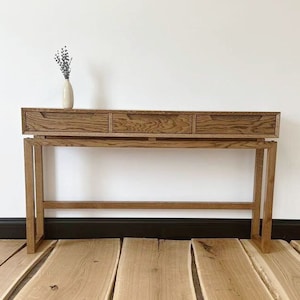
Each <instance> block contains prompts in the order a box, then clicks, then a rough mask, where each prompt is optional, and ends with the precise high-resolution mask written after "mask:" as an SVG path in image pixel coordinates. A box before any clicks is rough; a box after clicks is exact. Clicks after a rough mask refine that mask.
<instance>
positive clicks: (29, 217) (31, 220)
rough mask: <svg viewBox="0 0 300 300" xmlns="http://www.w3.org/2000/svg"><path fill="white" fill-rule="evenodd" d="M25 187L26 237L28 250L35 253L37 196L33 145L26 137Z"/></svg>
mask: <svg viewBox="0 0 300 300" xmlns="http://www.w3.org/2000/svg"><path fill="white" fill-rule="evenodd" d="M24 160H25V188H26V237H27V252H28V253H34V252H35V245H36V232H35V197H34V170H33V145H32V143H31V142H30V140H29V139H24Z"/></svg>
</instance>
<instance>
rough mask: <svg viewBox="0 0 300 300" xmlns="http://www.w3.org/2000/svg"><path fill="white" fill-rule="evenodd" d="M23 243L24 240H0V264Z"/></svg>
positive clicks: (22, 245)
mask: <svg viewBox="0 0 300 300" xmlns="http://www.w3.org/2000/svg"><path fill="white" fill-rule="evenodd" d="M25 244H26V242H25V241H24V240H0V266H1V265H2V264H3V263H4V262H5V261H6V260H7V259H9V258H10V257H11V256H13V255H14V254H15V253H16V252H18V251H19V250H20V249H21V248H22V247H24V245H25Z"/></svg>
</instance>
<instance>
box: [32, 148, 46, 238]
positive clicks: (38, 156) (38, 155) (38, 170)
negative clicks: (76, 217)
mask: <svg viewBox="0 0 300 300" xmlns="http://www.w3.org/2000/svg"><path fill="white" fill-rule="evenodd" d="M34 160H35V163H34V167H35V197H36V235H37V240H39V239H42V238H43V237H44V204H43V201H44V182H43V149H42V146H41V145H34Z"/></svg>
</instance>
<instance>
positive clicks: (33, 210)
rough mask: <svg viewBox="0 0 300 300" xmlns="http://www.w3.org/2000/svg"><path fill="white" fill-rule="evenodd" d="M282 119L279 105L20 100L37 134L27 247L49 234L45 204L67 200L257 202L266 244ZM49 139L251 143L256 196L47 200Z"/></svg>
mask: <svg viewBox="0 0 300 300" xmlns="http://www.w3.org/2000/svg"><path fill="white" fill-rule="evenodd" d="M279 122H280V113H279V112H202V111H198V112H197V111H125V110H88V109H46V108H22V131H23V134H26V135H33V137H32V138H24V153H25V184H26V234H27V247H28V253H34V252H35V251H36V249H37V247H38V246H39V244H40V242H41V241H42V240H43V237H44V210H45V209H66V208H72V209H75V208H77V209H84V208H98V209H108V208H110V209H114V208H123V209H239V210H241V209H242V210H244V209H247V210H252V224H251V238H252V239H253V240H255V241H256V242H257V244H258V245H259V246H260V248H261V249H262V251H263V252H268V251H269V249H270V240H271V231H272V207H273V190H274V175H275V164H276V149H277V143H276V141H273V140H270V138H277V137H278V135H279ZM266 139H268V140H266ZM47 146H55V147H56V146H76V147H146V148H209V149H220V148H222V149H253V150H255V153H256V156H255V166H254V168H255V169H254V174H255V175H254V192H253V198H252V199H251V201H249V202H183V201H182V202H169V201H168V202H149V201H144V202H128V201H127V202H126V201H110V202H109V201H54V200H51V201H49V200H48V201H45V199H44V191H43V153H42V150H43V147H47ZM264 162H265V163H264ZM263 183H265V185H266V187H265V195H264V197H262V185H263ZM262 198H263V202H264V205H263V211H262V215H263V218H262V225H261V224H260V214H261V200H262Z"/></svg>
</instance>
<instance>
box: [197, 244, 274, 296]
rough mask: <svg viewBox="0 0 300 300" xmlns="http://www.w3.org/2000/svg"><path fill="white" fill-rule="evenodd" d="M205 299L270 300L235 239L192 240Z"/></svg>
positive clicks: (267, 292)
mask: <svg viewBox="0 0 300 300" xmlns="http://www.w3.org/2000/svg"><path fill="white" fill-rule="evenodd" d="M192 245H193V250H194V253H195V260H196V266H197V272H198V276H199V280H200V284H201V287H202V294H203V297H204V299H209V300H210V299H214V300H218V299H220V300H233V299H245V300H246V299H249V300H253V299H264V300H266V299H272V296H271V294H270V293H269V291H268V290H267V288H266V287H265V285H264V284H263V282H262V280H261V279H260V277H259V276H258V274H257V273H256V271H255V269H254V268H253V266H252V264H251V262H250V260H249V258H248V256H247V254H246V252H245V251H244V249H243V247H242V245H241V244H240V242H239V241H238V240H237V239H193V241H192Z"/></svg>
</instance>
